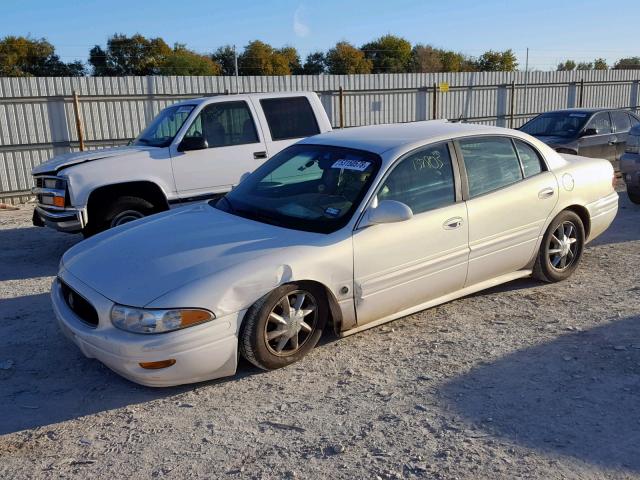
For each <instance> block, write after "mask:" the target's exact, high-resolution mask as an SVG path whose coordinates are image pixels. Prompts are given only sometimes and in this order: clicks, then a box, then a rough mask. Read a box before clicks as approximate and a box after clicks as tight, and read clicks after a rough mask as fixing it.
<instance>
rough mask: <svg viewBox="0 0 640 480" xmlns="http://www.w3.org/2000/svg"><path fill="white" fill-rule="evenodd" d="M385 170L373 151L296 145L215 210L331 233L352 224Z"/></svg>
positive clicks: (255, 173)
mask: <svg viewBox="0 0 640 480" xmlns="http://www.w3.org/2000/svg"><path fill="white" fill-rule="evenodd" d="M379 167H380V158H379V157H378V156H377V155H375V154H373V153H370V152H364V151H361V150H352V149H348V148H340V147H332V146H323V145H304V144H303V145H293V146H291V147H289V148H287V149H285V150H283V151H282V152H280V153H278V154H277V155H275V156H274V157H273V158H272V159H271V160H269V161H268V162H266V163H265V164H263V165H262V166H261V167H260V168H258V169H257V170H256V171H255V172H253V173H252V174H251V175H249V176H248V177H247V178H246V179H245V180H244V181H242V182H241V183H240V184H239V185H238V186H237V187H236V188H235V189H233V190H232V191H231V192H229V193H228V194H227V195H226V196H225V197H223V198H222V199H221V200H220V201H219V202H218V203H217V204H215V206H216V208H218V209H220V210H224V211H226V212H229V213H232V214H234V215H239V216H241V217H245V218H249V219H252V220H257V221H261V222H265V223H270V224H273V225H278V226H282V227H286V228H292V229H296V230H305V231H311V232H319V233H330V232H333V231H336V230H338V229H339V228H342V227H343V226H345V225H346V224H347V223H348V222H349V220H350V219H351V217H352V215H353V212H354V211H355V209H356V208H357V207H358V205H359V204H360V202H361V201H362V199H363V197H364V195H365V194H366V192H367V190H368V189H369V187H370V185H371V182H372V181H373V179H374V177H375V175H376V173H377V171H378V168H379Z"/></svg>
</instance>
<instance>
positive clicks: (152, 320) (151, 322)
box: [111, 305, 216, 333]
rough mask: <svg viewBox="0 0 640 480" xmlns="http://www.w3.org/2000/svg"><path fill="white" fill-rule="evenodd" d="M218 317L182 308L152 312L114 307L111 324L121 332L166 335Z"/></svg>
mask: <svg viewBox="0 0 640 480" xmlns="http://www.w3.org/2000/svg"><path fill="white" fill-rule="evenodd" d="M214 318H216V316H215V315H214V314H213V313H211V312H210V311H208V310H203V309H199V308H181V309H172V310H151V309H145V308H133V307H125V306H123V305H114V306H113V308H112V309H111V323H113V325H114V326H116V327H117V328H119V329H121V330H126V331H127V332H133V333H164V332H171V331H174V330H180V329H182V328H187V327H191V326H193V325H199V324H201V323H204V322H208V321H209V320H213V319H214Z"/></svg>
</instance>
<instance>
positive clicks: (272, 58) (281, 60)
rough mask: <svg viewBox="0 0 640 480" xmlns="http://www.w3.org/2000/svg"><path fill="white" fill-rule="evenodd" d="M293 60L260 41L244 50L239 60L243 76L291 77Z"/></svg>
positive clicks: (255, 41) (252, 43)
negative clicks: (291, 62)
mask: <svg viewBox="0 0 640 480" xmlns="http://www.w3.org/2000/svg"><path fill="white" fill-rule="evenodd" d="M290 60H291V59H290V58H289V57H288V56H286V55H283V54H282V53H280V52H278V51H277V50H274V48H273V47H272V46H271V45H269V44H267V43H264V42H261V41H260V40H254V41H252V42H249V44H248V45H247V46H246V47H245V48H244V51H243V52H242V55H240V57H239V58H238V63H239V65H240V66H239V68H240V73H241V74H242V75H290V74H291V69H290V67H289V61H290Z"/></svg>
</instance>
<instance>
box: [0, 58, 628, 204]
mask: <svg viewBox="0 0 640 480" xmlns="http://www.w3.org/2000/svg"><path fill="white" fill-rule="evenodd" d="M443 83H446V84H448V87H449V89H448V91H443V89H441V88H440V86H441V84H443ZM639 85H640V71H615V70H611V71H574V72H529V74H528V75H527V74H526V73H524V72H513V73H511V72H477V73H439V74H374V75H317V76H307V75H299V76H283V77H239V78H238V79H237V80H236V78H234V77H113V78H111V77H81V78H0V198H2V197H5V198H7V197H18V196H19V195H20V194H23V195H24V193H25V192H26V191H27V190H28V189H29V188H30V186H31V178H30V171H31V168H33V167H34V166H35V165H38V164H40V163H42V162H43V161H45V160H47V159H49V158H51V157H52V156H53V155H57V154H60V153H66V152H69V151H75V150H77V149H78V138H77V133H76V126H75V120H74V113H73V103H72V95H73V92H74V91H75V92H77V94H78V95H79V99H80V111H81V116H82V119H83V125H84V132H85V144H86V146H87V147H88V148H99V147H104V146H112V145H122V144H124V143H126V142H127V141H128V140H130V139H131V138H133V137H135V136H136V135H137V134H138V132H140V130H142V128H143V127H144V126H145V125H146V124H147V123H148V122H149V121H150V120H151V119H152V118H153V117H154V116H155V115H156V114H157V113H158V112H159V111H160V110H161V109H162V108H164V107H165V106H167V105H169V104H171V103H172V102H174V101H176V100H181V99H185V98H190V97H197V96H206V95H216V94H225V93H235V92H237V91H239V92H241V93H242V92H273V91H294V90H312V91H315V92H318V94H319V95H320V98H321V100H322V104H323V105H324V107H325V110H326V111H327V114H328V116H329V118H330V119H331V122H332V124H333V125H334V126H335V127H339V126H340V124H341V121H342V123H343V125H344V126H345V127H352V126H360V125H370V124H376V123H395V122H412V121H416V120H428V119H432V118H448V119H461V120H463V121H469V122H477V123H484V124H491V125H499V126H506V127H508V126H513V127H517V126H519V125H521V124H522V123H523V122H524V121H525V120H527V119H529V118H531V117H532V116H533V115H535V114H537V113H539V112H544V111H547V110H552V109H558V108H566V107H578V106H583V107H612V108H631V109H636V110H637V109H638V107H639V105H638V102H639V100H638V95H639ZM341 87H342V89H343V94H340V88H341Z"/></svg>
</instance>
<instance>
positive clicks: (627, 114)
mask: <svg viewBox="0 0 640 480" xmlns="http://www.w3.org/2000/svg"><path fill="white" fill-rule="evenodd" d="M614 112H619V113H620V114H622V115H624V116H626V117H627V120H628V121H629V129H628V130H620V131H618V128H617V126H616V124H615V122H614V121H613V114H614ZM609 120H610V121H611V132H612V134H614V135H615V134H617V133H620V134H625V133H629V130H631V129H632V128H633V127H632V126H631V119H630V118H629V112H628V111H627V110H609Z"/></svg>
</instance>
